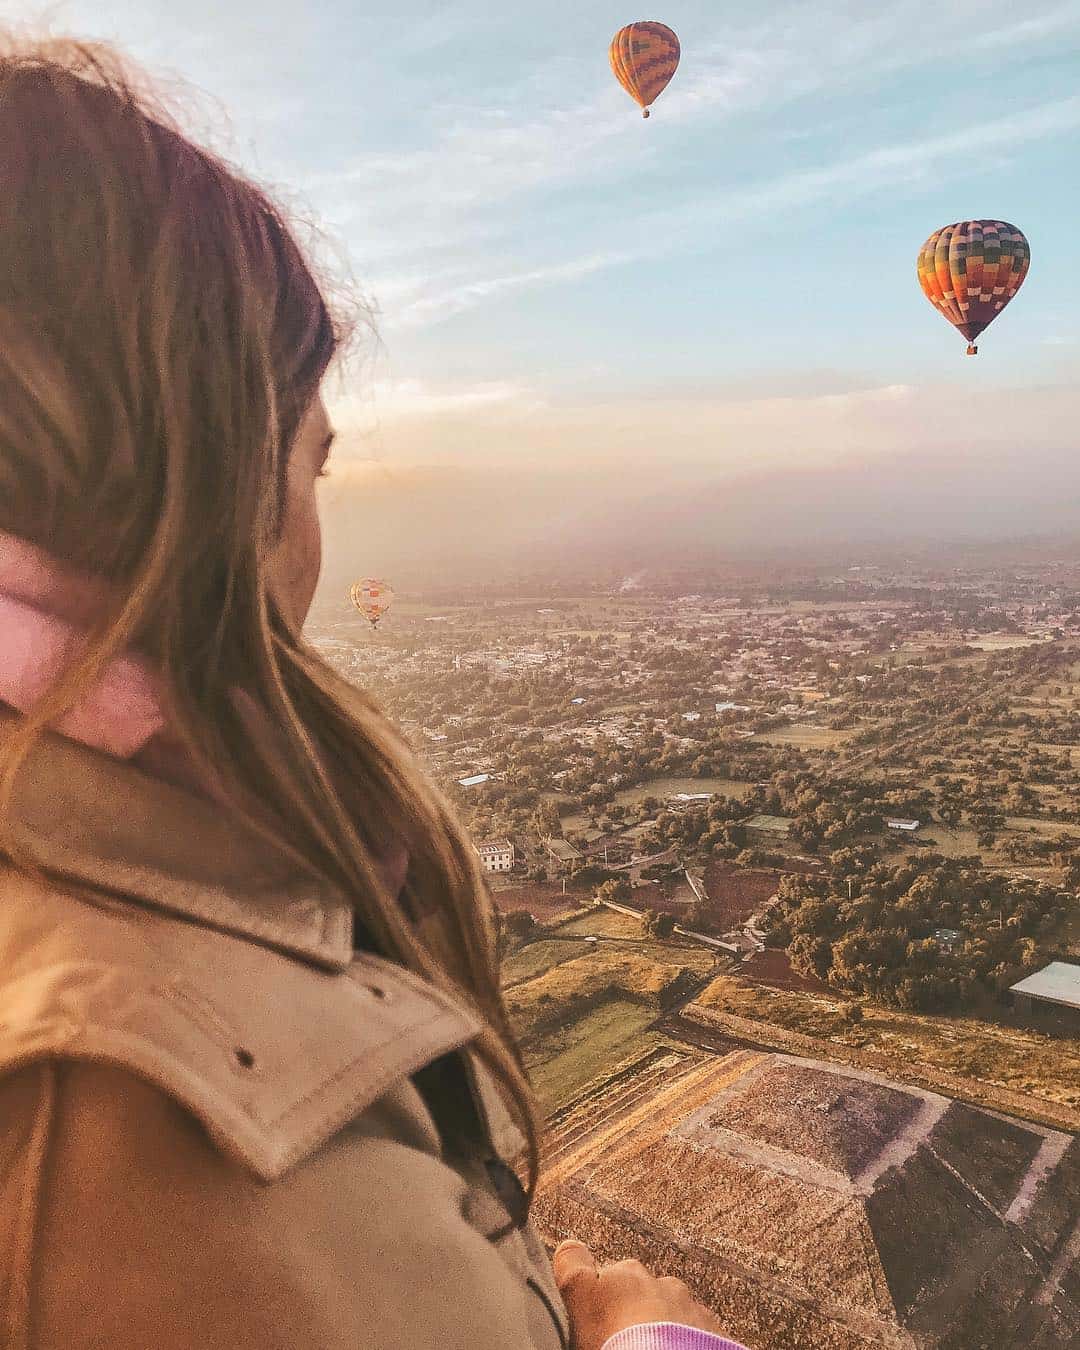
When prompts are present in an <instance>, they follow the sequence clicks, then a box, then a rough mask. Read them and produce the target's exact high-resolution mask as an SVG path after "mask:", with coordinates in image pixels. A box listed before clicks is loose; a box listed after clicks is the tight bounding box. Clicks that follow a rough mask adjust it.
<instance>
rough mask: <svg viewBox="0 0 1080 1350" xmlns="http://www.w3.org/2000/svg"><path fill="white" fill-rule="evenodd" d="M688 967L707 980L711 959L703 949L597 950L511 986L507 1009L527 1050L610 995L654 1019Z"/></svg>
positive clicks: (622, 948)
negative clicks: (637, 1002) (640, 1005)
mask: <svg viewBox="0 0 1080 1350" xmlns="http://www.w3.org/2000/svg"><path fill="white" fill-rule="evenodd" d="M579 945H581V946H584V944H579ZM684 957H685V958H686V959H685V960H684V959H683V958H684ZM686 967H688V968H690V969H695V970H697V971H698V972H699V973H701V974H707V973H709V971H711V970H712V968H713V966H712V958H711V957H710V955H709V954H708V953H707V952H704V951H703V950H702V949H700V948H698V949H696V950H690V949H686V950H683V949H680V948H672V949H670V950H664V949H662V950H661V952H660V953H659V954H657V953H656V952H655V951H643V950H640V949H639V947H638V944H636V943H635V944H633V945H629V944H628V945H626V946H623V945H621V944H620V945H618V946H615V945H606V946H597V947H596V948H594V949H593V950H592V951H588V950H587V949H586V954H584V955H581V956H578V957H574V958H572V959H570V960H565V961H562V962H560V963H558V964H556V965H553V966H549V968H548V969H547V970H545V971H544V972H543V974H541V975H536V976H534V977H533V978H532V979H531V980H524V981H523V982H522V983H520V984H514V985H511V986H510V987H509V988H508V989H507V990H506V1005H507V1008H508V1009H509V1011H510V1015H511V1017H512V1018H513V1021H514V1024H515V1026H516V1027H517V1030H518V1034H519V1035H520V1036H521V1037H522V1039H523V1040H524V1041H525V1042H526V1044H528V1043H529V1042H530V1041H531V1042H539V1041H540V1040H541V1039H543V1037H544V1036H546V1035H547V1034H548V1032H549V1029H550V1027H551V1026H552V1025H553V1024H558V1023H561V1022H562V1020H564V1018H565V1020H567V1021H569V1020H572V1019H573V1018H574V1016H575V1015H577V1014H579V1013H580V1012H581V1011H582V1009H583V1006H584V1005H585V1004H586V1003H588V1002H589V1001H590V1000H593V999H595V998H596V997H598V996H600V995H602V994H603V992H604V991H605V990H606V989H617V990H619V991H621V992H622V993H624V994H626V995H627V996H628V997H636V998H639V999H645V1000H647V1001H648V1002H649V1004H650V1005H651V1007H652V1009H653V1012H652V1015H653V1016H654V1017H655V1016H656V1015H657V1014H658V1012H659V996H660V993H661V991H662V990H663V989H664V988H665V987H666V986H667V985H668V984H670V983H671V981H672V980H674V979H675V977H676V976H677V975H678V974H679V971H680V970H681V969H683V968H686Z"/></svg>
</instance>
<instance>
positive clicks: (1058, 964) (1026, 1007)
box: [1009, 961, 1080, 1027]
mask: <svg viewBox="0 0 1080 1350" xmlns="http://www.w3.org/2000/svg"><path fill="white" fill-rule="evenodd" d="M1009 993H1010V994H1012V996H1013V1002H1014V1003H1015V1005H1016V1007H1017V1008H1018V1009H1019V1010H1020V1011H1021V1012H1026V1013H1034V1012H1036V1011H1039V1012H1047V1011H1050V1012H1053V1011H1055V1010H1056V1011H1058V1012H1061V1013H1063V1014H1064V1016H1065V1018H1066V1019H1067V1020H1068V1021H1069V1022H1070V1023H1073V1022H1075V1023H1076V1025H1077V1026H1078V1027H1080V966H1077V965H1073V964H1072V963H1071V962H1069V961H1051V962H1050V964H1049V965H1048V966H1044V967H1043V968H1042V970H1037V971H1036V972H1035V974H1034V975H1028V976H1027V978H1026V979H1023V980H1020V981H1019V983H1017V984H1014V985H1013V986H1012V988H1011V989H1010V990H1009ZM1036 1004H1037V1005H1038V1008H1036V1006H1035V1005H1036Z"/></svg>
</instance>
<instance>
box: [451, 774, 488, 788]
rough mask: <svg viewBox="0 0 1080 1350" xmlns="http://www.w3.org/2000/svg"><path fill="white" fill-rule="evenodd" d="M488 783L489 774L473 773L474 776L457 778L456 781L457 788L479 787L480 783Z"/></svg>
mask: <svg viewBox="0 0 1080 1350" xmlns="http://www.w3.org/2000/svg"><path fill="white" fill-rule="evenodd" d="M490 781H491V774H489V773H474V774H470V775H469V777H468V778H459V779H458V786H459V787H479V786H480V784H481V783H488V782H490Z"/></svg>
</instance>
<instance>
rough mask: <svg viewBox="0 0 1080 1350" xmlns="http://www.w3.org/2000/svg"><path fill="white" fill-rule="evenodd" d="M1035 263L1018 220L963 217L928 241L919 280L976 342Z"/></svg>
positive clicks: (943, 311)
mask: <svg viewBox="0 0 1080 1350" xmlns="http://www.w3.org/2000/svg"><path fill="white" fill-rule="evenodd" d="M1030 263H1031V249H1030V248H1029V247H1028V241H1027V240H1026V239H1025V238H1024V236H1023V235H1022V234H1021V232H1020V231H1019V230H1018V229H1017V228H1016V226H1015V225H1009V224H1008V223H1007V222H1006V221H1004V220H961V221H957V223H956V224H955V225H946V226H945V227H944V229H941V230H935V231H934V233H933V234H932V235H931V236H930V238H929V239H928V240H927V241H926V243H925V244H923V246H922V248H921V249H920V251H919V262H918V272H919V285H920V286H921V287H922V289H923V294H924V295H925V296H926V298H927V299H928V300H929V301H930V303H931V304H932V305H933V306H934V308H935V309H937V310H938V311H939V312H940V313H941V314H943V315H944V316H945V318H946V319H948V321H949V322H950V323H951V324H952V325H953V327H954V328H958V329H959V330H960V332H961V333H963V335H964V337H966V338H967V340H968V342H974V341H975V339H976V338H977V337H978V336H979V334H980V333H981V332H982V331H983V329H984V328H986V326H987V325H988V324H990V323H992V322H993V321H994V320H995V319H996V318H997V316H998V315H999V314H1000V313H1001V311H1002V310H1003V309H1004V308H1005V306H1006V305H1007V304H1008V303H1009V301H1010V300H1011V299H1012V298H1013V296H1014V295H1015V294H1016V292H1017V291H1018V290H1019V289H1020V287H1021V285H1022V284H1023V281H1024V278H1025V277H1026V276H1027V271H1028V267H1029V265H1030ZM968 350H969V351H972V350H973V349H972V348H970V347H969V349H968Z"/></svg>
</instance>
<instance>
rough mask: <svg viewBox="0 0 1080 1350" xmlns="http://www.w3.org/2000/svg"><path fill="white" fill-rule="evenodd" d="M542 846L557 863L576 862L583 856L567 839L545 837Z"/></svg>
mask: <svg viewBox="0 0 1080 1350" xmlns="http://www.w3.org/2000/svg"><path fill="white" fill-rule="evenodd" d="M544 847H545V848H546V849H547V851H548V853H550V854H551V856H552V857H553V858H554V859H555V861H556V862H559V863H564V864H565V863H572V862H578V861H579V860H580V859H581V857H582V856H583V855H582V854H581V853H580V852H579V851H578V850H577V849H576V848H575V847H574V846H573V844H571V843H570V841H569V840H568V839H545V840H544Z"/></svg>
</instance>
